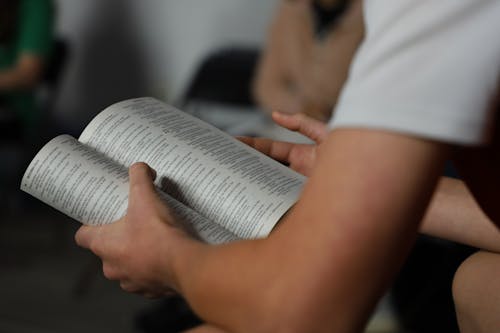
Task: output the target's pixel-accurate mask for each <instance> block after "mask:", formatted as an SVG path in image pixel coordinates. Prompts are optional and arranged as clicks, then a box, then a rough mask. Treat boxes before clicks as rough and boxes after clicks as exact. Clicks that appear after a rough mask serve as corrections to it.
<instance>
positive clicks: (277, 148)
mask: <svg viewBox="0 0 500 333" xmlns="http://www.w3.org/2000/svg"><path fill="white" fill-rule="evenodd" d="M238 140H240V141H241V142H243V143H245V144H247V145H249V146H250V147H252V148H254V149H256V150H258V151H260V152H261V153H263V154H265V155H267V156H269V157H271V158H272V159H275V160H277V161H280V162H289V156H290V151H291V150H292V148H293V147H294V146H297V144H294V143H290V142H284V141H275V140H272V139H266V138H252V137H248V136H246V137H238Z"/></svg>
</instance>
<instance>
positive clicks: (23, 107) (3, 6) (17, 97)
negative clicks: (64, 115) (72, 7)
mask: <svg viewBox="0 0 500 333" xmlns="http://www.w3.org/2000/svg"><path fill="white" fill-rule="evenodd" d="M53 30H54V4H53V1H51V0H0V127H1V128H2V131H1V133H3V134H1V135H5V134H6V133H8V132H12V131H13V130H18V131H20V133H10V134H11V136H20V137H21V138H23V139H27V138H30V137H32V136H33V135H35V132H36V130H37V121H38V120H39V119H40V112H39V110H38V109H37V103H36V98H35V92H36V88H37V86H38V85H39V83H40V82H41V80H42V78H43V74H44V68H45V64H46V61H47V59H48V57H49V56H50V52H51V48H52V44H53Z"/></svg>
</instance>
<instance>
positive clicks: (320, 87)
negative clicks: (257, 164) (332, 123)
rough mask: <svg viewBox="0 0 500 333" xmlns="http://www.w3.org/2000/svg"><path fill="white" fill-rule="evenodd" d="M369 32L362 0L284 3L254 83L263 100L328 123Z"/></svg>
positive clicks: (270, 106)
mask: <svg viewBox="0 0 500 333" xmlns="http://www.w3.org/2000/svg"><path fill="white" fill-rule="evenodd" d="M363 35H364V25H363V11H362V5H361V1H359V0H355V1H351V2H349V1H345V0H292V1H290V0H283V1H281V3H280V5H279V7H278V10H277V13H276V15H275V17H274V19H273V21H272V22H271V26H270V29H269V35H268V41H267V45H266V47H265V49H264V51H263V54H262V56H261V59H260V61H259V65H258V68H257V72H256V76H255V80H254V84H253V90H254V96H255V99H256V101H257V103H258V104H260V105H261V106H262V107H263V108H264V109H265V110H267V111H269V112H271V111H278V110H279V111H281V112H287V113H304V114H307V115H309V116H312V117H314V118H316V119H319V120H325V121H326V120H327V119H329V118H330V115H331V111H332V109H333V107H334V106H335V103H336V101H337V98H338V96H339V94H340V90H341V88H342V86H343V84H344V82H345V80H346V78H347V73H348V70H349V65H350V63H351V59H352V57H353V56H354V53H355V52H356V50H357V48H358V46H359V44H360V43H361V41H362V39H363Z"/></svg>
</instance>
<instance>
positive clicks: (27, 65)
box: [0, 54, 44, 91]
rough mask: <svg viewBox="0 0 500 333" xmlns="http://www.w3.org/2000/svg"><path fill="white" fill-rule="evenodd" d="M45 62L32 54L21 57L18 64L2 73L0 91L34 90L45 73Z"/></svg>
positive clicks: (0, 74)
mask: <svg viewBox="0 0 500 333" xmlns="http://www.w3.org/2000/svg"><path fill="white" fill-rule="evenodd" d="M43 67H44V66H43V60H42V58H41V57H39V56H37V55H32V54H24V55H21V57H20V58H19V60H18V61H17V63H16V64H15V65H14V66H13V67H11V68H9V69H6V70H3V71H0V91H17V90H25V89H31V88H33V87H34V86H35V85H36V84H37V83H38V82H39V80H40V77H41V75H42V72H43Z"/></svg>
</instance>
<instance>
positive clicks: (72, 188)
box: [21, 135, 236, 243]
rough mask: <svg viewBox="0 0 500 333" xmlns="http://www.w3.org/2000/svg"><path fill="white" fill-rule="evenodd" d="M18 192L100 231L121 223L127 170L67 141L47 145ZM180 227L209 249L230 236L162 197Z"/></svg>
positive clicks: (67, 138)
mask: <svg viewBox="0 0 500 333" xmlns="http://www.w3.org/2000/svg"><path fill="white" fill-rule="evenodd" d="M21 189H22V190H23V191H25V192H27V193H29V194H31V195H33V196H34V197H36V198H38V199H40V200H41V201H43V202H45V203H46V204H48V205H50V206H52V207H54V208H56V209H58V210H60V211H61V212H63V213H64V214H66V215H68V216H70V217H72V218H74V219H75V220H77V221H80V222H82V223H84V224H87V225H102V224H105V223H110V222H113V221H116V220H118V219H119V218H121V217H123V216H124V215H125V213H126V210H127V206H128V193H129V180H128V170H127V169H126V168H124V167H123V166H121V165H119V164H117V163H114V162H113V161H111V160H109V159H108V158H107V157H106V156H104V155H102V154H100V153H98V152H96V151H95V150H93V149H91V148H89V147H87V146H85V145H83V144H81V143H80V142H78V141H77V140H76V139H75V138H73V137H71V136H69V135H61V136H58V137H56V138H54V139H52V140H51V141H50V142H49V143H47V144H46V145H45V146H44V147H43V148H42V149H41V150H40V152H39V153H38V154H37V155H36V156H35V158H34V159H33V161H32V162H31V163H30V165H29V167H28V169H27V170H26V172H25V174H24V176H23V179H22V182H21ZM160 197H161V198H162V199H163V200H164V201H166V202H167V204H168V205H169V207H171V208H172V209H173V211H174V212H175V214H177V215H178V216H179V217H180V220H181V221H186V223H189V224H190V225H192V229H194V231H195V232H196V233H197V234H198V235H199V236H200V238H202V239H204V240H206V241H208V242H210V243H221V242H227V241H231V240H235V239H236V236H235V235H234V234H232V233H231V232H229V231H227V230H225V229H224V228H222V227H220V226H218V225H217V224H215V223H213V222H211V221H209V220H208V219H206V218H205V217H203V216H201V215H199V214H198V213H196V212H195V211H193V210H192V209H189V208H188V207H186V206H185V205H183V204H181V203H180V202H178V201H176V200H174V199H173V198H171V197H169V196H168V195H165V194H161V195H160Z"/></svg>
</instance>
